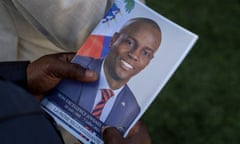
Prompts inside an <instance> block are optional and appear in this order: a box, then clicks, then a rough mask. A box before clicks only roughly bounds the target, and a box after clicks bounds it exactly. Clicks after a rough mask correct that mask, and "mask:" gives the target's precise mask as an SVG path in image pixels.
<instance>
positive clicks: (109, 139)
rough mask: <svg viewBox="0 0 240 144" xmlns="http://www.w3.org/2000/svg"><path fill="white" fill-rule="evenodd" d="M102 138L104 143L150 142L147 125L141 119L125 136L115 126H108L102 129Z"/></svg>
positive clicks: (147, 143) (139, 143)
mask: <svg viewBox="0 0 240 144" xmlns="http://www.w3.org/2000/svg"><path fill="white" fill-rule="evenodd" d="M103 139H104V143H105V144H151V138H150V136H149V133H148V130H147V127H146V125H145V124H144V123H143V121H141V120H140V121H138V122H137V123H136V124H135V125H134V126H133V128H132V129H131V130H130V132H129V133H128V135H127V137H126V138H123V137H122V136H121V134H120V132H119V131H118V130H117V129H116V128H114V127H108V128H106V129H104V130H103Z"/></svg>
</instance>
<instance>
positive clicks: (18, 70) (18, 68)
mask: <svg viewBox="0 0 240 144" xmlns="http://www.w3.org/2000/svg"><path fill="white" fill-rule="evenodd" d="M29 63H30V62H29V61H12V62H0V77H1V78H2V79H4V80H7V81H10V82H13V83H15V84H17V85H19V86H21V87H24V88H26V86H27V75H26V70H27V66H28V64H29Z"/></svg>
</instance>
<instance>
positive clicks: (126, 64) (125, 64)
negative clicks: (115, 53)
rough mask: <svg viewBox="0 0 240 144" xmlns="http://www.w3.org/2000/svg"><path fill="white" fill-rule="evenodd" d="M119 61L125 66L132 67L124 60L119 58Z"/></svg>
mask: <svg viewBox="0 0 240 144" xmlns="http://www.w3.org/2000/svg"><path fill="white" fill-rule="evenodd" d="M121 63H122V64H123V65H124V66H125V67H127V68H128V69H131V70H132V69H133V66H132V65H130V64H129V63H127V62H126V61H124V60H121Z"/></svg>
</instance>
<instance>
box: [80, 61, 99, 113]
mask: <svg viewBox="0 0 240 144" xmlns="http://www.w3.org/2000/svg"><path fill="white" fill-rule="evenodd" d="M102 61H103V60H102V59H101V60H99V59H92V60H91V61H89V63H88V64H87V65H86V68H88V69H91V70H95V71H97V72H98V73H100V70H101V64H102ZM98 83H99V80H97V81H96V82H93V83H83V84H82V91H81V94H80V101H79V104H80V105H81V106H82V107H84V108H85V109H86V110H87V111H89V112H90V111H91V110H92V107H93V105H94V100H95V98H96V94H97V88H98Z"/></svg>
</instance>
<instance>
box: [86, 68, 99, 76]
mask: <svg viewBox="0 0 240 144" xmlns="http://www.w3.org/2000/svg"><path fill="white" fill-rule="evenodd" d="M85 74H86V76H87V77H96V76H97V73H96V72H95V71H92V70H86V73H85Z"/></svg>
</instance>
